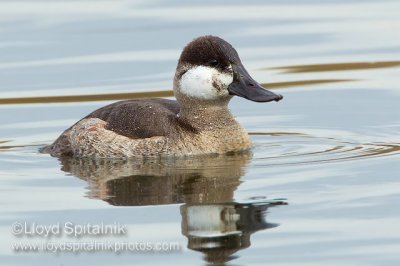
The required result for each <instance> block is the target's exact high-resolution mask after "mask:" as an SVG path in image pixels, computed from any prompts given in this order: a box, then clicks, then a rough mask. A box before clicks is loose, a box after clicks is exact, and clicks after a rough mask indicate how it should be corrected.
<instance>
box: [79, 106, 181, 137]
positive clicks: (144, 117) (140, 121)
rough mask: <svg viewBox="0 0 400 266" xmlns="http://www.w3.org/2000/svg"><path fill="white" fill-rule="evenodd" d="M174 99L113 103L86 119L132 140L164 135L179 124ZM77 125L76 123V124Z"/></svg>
mask: <svg viewBox="0 0 400 266" xmlns="http://www.w3.org/2000/svg"><path fill="white" fill-rule="evenodd" d="M178 113H179V105H178V103H177V102H176V101H174V100H167V99H141V100H127V101H120V102H116V103H113V104H110V105H107V106H104V107H102V108H100V109H97V110H96V111H94V112H92V113H91V114H89V115H88V116H86V117H85V118H83V119H87V118H98V119H101V120H103V121H104V122H106V123H107V125H106V129H108V130H111V131H113V132H115V133H117V134H118V135H122V136H125V137H129V138H131V139H143V138H151V137H154V136H166V135H167V134H168V133H169V132H170V130H171V128H175V127H176V125H177V124H178V123H179V121H178V119H177V114H178ZM78 123H79V122H78Z"/></svg>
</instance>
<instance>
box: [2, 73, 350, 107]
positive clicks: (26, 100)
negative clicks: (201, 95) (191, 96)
mask: <svg viewBox="0 0 400 266" xmlns="http://www.w3.org/2000/svg"><path fill="white" fill-rule="evenodd" d="M346 81H354V80H352V79H317V80H297V81H287V82H274V83H263V84H261V85H262V86H264V87H267V88H270V89H283V88H290V87H301V86H306V85H318V84H325V83H336V82H346ZM173 96H174V93H173V91H172V90H167V91H148V92H126V93H105V94H88V95H69V96H41V97H21V98H3V99H0V104H32V103H70V102H93V101H117V100H129V99H140V98H160V97H173Z"/></svg>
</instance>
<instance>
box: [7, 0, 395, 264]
mask: <svg viewBox="0 0 400 266" xmlns="http://www.w3.org/2000/svg"><path fill="white" fill-rule="evenodd" d="M230 3H231V4H230V5H229V6H226V4H225V2H222V1H202V3H193V4H183V5H182V4H181V3H179V2H178V1H168V2H166V1H154V2H152V3H149V2H147V1H140V0H139V1H134V0H132V1H130V0H125V1H105V0H104V1H63V0H61V1H19V0H17V1H1V2H0V36H1V37H0V122H1V123H0V183H1V194H0V204H1V218H0V232H1V238H2V241H1V242H0V261H1V264H2V265H86V264H96V265H110V264H118V265H135V264H137V265H144V264H150V265H204V264H207V263H215V264H222V263H228V264H231V265H266V264H269V265H339V264H340V265H399V263H400V229H399V225H400V211H399V207H398V206H399V204H400V197H399V196H400V180H399V173H400V164H399V158H400V135H399V132H400V104H399V102H400V87H399V76H400V68H399V66H400V56H399V54H400V33H399V30H398V29H399V28H400V2H399V1H389V0H383V1H351V0H350V1H323V2H322V1H314V0H302V1H290V0H286V1H252V2H246V4H244V3H242V2H241V1H230ZM204 34H214V35H218V36H221V37H223V38H225V39H226V40H228V41H229V42H231V43H232V44H233V45H234V46H235V47H236V48H237V50H238V52H239V54H240V55H241V57H242V61H243V62H244V64H245V65H246V66H247V69H248V70H249V72H250V73H251V74H252V76H253V77H254V78H255V79H256V80H258V81H259V82H261V83H264V84H265V85H266V86H269V87H270V88H273V89H276V90H279V92H280V93H281V94H283V95H284V97H285V98H284V100H283V101H282V102H279V103H268V104H257V103H252V102H247V101H245V100H244V99H241V98H240V99H233V100H232V103H231V109H232V112H233V113H234V114H235V115H236V116H237V119H238V120H239V121H240V122H241V123H242V124H243V125H244V127H245V128H246V129H247V130H248V131H249V133H250V134H251V137H252V139H253V141H254V143H255V148H254V149H253V150H252V152H251V153H244V154H238V155H230V156H219V157H215V156H214V157H200V158H191V159H187V160H179V159H177V160H164V161H149V160H147V161H144V162H138V161H130V162H121V161H93V160H72V159H63V160H58V159H56V158H51V157H49V156H48V155H43V154H39V153H38V148H39V147H41V146H43V145H45V144H49V143H51V142H52V141H53V140H54V139H55V138H56V137H57V136H58V135H59V134H60V133H61V132H62V131H63V130H64V129H65V128H67V127H69V126H70V125H71V124H72V123H74V122H75V121H76V120H78V119H80V118H81V117H83V116H85V115H86V114H87V113H89V112H90V111H92V110H94V109H96V108H99V107H101V106H104V105H106V104H108V103H110V102H112V101H115V100H118V99H127V98H133V97H146V96H162V97H169V96H171V91H170V90H171V86H172V77H173V74H174V69H175V66H176V61H177V58H178V56H179V54H180V51H181V49H182V47H183V46H184V45H185V44H186V43H187V42H188V41H190V40H192V39H193V38H194V37H196V36H199V35H204ZM15 222H20V223H25V222H26V223H27V224H28V225H32V224H33V223H36V224H39V225H47V226H49V225H55V224H64V223H66V222H71V223H74V224H76V225H85V224H88V223H89V224H93V225H99V224H101V223H103V224H113V223H120V224H122V225H124V226H126V228H127V231H128V233H127V234H126V235H122V236H115V235H109V236H97V237H94V238H90V237H88V236H85V237H82V238H74V237H72V238H71V237H67V236H65V235H64V236H62V237H61V238H60V237H53V238H50V239H48V238H42V237H40V236H32V237H29V238H28V237H26V236H23V237H16V236H14V235H13V234H12V224H13V223H15ZM94 240H97V241H100V242H101V241H103V242H107V241H108V242H112V243H115V242H149V243H157V242H163V243H170V242H171V243H175V244H178V245H179V246H180V247H181V250H180V251H175V252H147V253H146V252H122V253H121V254H114V253H113V252H110V251H108V252H105V251H103V252H82V253H80V254H73V253H71V252H66V251H61V252H60V253H58V254H53V253H52V252H43V251H37V252H19V253H18V252H14V251H13V248H12V245H13V244H15V243H18V242H22V243H38V242H41V241H50V242H57V241H58V243H61V242H63V241H64V242H66V241H69V242H73V241H75V242H78V241H86V242H88V241H94Z"/></svg>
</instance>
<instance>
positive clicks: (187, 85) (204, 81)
mask: <svg viewBox="0 0 400 266" xmlns="http://www.w3.org/2000/svg"><path fill="white" fill-rule="evenodd" d="M232 81H233V75H232V74H228V73H222V72H219V71H218V70H217V69H215V68H211V67H206V66H196V67H194V68H191V69H189V70H188V71H187V72H186V73H185V74H183V75H182V77H181V81H180V89H181V92H182V93H183V94H185V95H187V96H190V97H193V98H197V99H204V100H213V99H217V98H219V97H221V96H222V95H227V94H228V90H227V88H228V86H229V85H230V84H231V83H232ZM215 85H217V87H219V88H216V87H215Z"/></svg>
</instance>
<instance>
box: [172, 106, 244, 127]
mask: <svg viewBox="0 0 400 266" xmlns="http://www.w3.org/2000/svg"><path fill="white" fill-rule="evenodd" d="M178 116H179V118H180V119H182V120H183V121H185V122H186V123H188V124H190V125H191V126H192V127H194V128H196V129H200V130H216V129H218V128H226V127H230V126H236V125H237V124H238V123H237V122H236V120H235V118H234V117H233V115H232V114H231V112H230V111H229V108H228V101H226V102H223V103H222V104H221V103H218V104H203V103H196V102H190V103H185V104H184V105H181V107H180V111H179V114H178Z"/></svg>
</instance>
